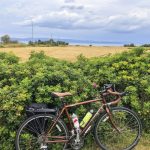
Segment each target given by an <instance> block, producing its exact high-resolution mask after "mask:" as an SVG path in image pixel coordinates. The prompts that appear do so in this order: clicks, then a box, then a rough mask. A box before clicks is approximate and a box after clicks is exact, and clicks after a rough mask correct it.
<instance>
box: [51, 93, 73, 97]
mask: <svg viewBox="0 0 150 150" xmlns="http://www.w3.org/2000/svg"><path fill="white" fill-rule="evenodd" d="M52 96H54V97H66V96H72V94H71V93H69V92H63V93H59V92H52Z"/></svg>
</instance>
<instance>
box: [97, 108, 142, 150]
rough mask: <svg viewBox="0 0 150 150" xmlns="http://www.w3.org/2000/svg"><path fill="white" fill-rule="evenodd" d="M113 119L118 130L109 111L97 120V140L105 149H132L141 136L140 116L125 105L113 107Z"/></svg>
mask: <svg viewBox="0 0 150 150" xmlns="http://www.w3.org/2000/svg"><path fill="white" fill-rule="evenodd" d="M112 116H113V117H112V119H113V122H114V123H115V125H116V127H117V128H118V129H119V131H120V132H118V131H117V130H116V129H115V128H114V127H113V126H112V124H111V122H110V119H109V117H108V114H107V113H104V114H102V116H101V117H100V118H99V119H98V120H97V123H96V125H95V129H94V136H95V140H96V142H97V143H98V145H99V146H100V147H101V148H102V149H103V150H131V149H132V148H133V147H135V146H136V145H137V143H138V141H139V139H140V137H141V130H142V128H141V122H140V120H139V118H138V116H137V115H136V114H135V113H134V112H133V111H131V110H129V109H127V108H124V107H115V108H112Z"/></svg>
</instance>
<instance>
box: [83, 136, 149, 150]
mask: <svg viewBox="0 0 150 150" xmlns="http://www.w3.org/2000/svg"><path fill="white" fill-rule="evenodd" d="M89 143H90V144H89ZM86 145H88V146H86ZM83 150H100V148H99V147H98V145H97V144H96V142H95V141H94V139H93V138H92V139H91V141H88V142H87V141H85V146H84V148H83ZM134 150H150V135H149V134H144V135H143V136H142V137H141V139H140V141H139V143H138V145H137V146H136V147H135V148H134Z"/></svg>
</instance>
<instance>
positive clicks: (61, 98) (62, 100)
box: [60, 97, 66, 106]
mask: <svg viewBox="0 0 150 150" xmlns="http://www.w3.org/2000/svg"><path fill="white" fill-rule="evenodd" d="M60 101H61V102H62V104H63V106H64V105H65V104H66V103H65V102H64V97H60Z"/></svg>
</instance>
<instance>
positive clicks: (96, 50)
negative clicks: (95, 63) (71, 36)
mask: <svg viewBox="0 0 150 150" xmlns="http://www.w3.org/2000/svg"><path fill="white" fill-rule="evenodd" d="M126 50H128V48H127V47H117V46H99V47H98V46H97V47H96V46H92V47H89V46H66V47H18V48H0V52H13V53H14V54H15V55H16V56H19V57H20V58H21V61H26V60H27V59H28V58H29V56H30V53H31V52H32V51H35V52H40V51H44V52H45V54H46V55H48V56H51V57H54V58H59V59H63V60H69V61H75V60H76V57H77V56H78V55H80V54H83V55H84V56H85V57H87V58H90V57H97V56H105V55H108V54H114V53H120V52H123V51H126Z"/></svg>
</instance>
